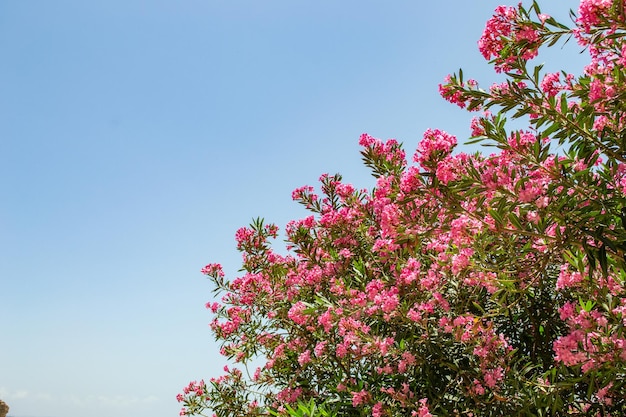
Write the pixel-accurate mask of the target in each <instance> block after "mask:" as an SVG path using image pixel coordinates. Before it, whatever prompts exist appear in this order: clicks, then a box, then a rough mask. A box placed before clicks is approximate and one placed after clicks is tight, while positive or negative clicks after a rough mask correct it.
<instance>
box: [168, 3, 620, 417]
mask: <svg viewBox="0 0 626 417" xmlns="http://www.w3.org/2000/svg"><path fill="white" fill-rule="evenodd" d="M625 33H626V1H624V0H613V1H611V0H583V1H581V4H580V7H579V10H578V17H577V18H576V20H575V27H574V28H573V29H569V28H568V27H566V26H564V25H562V24H561V23H558V22H557V21H555V20H554V19H553V18H551V17H550V16H547V15H545V14H542V13H541V11H540V9H539V6H538V4H537V3H533V4H532V5H531V6H530V7H529V8H528V9H526V8H524V7H522V5H521V4H520V5H519V6H517V7H504V6H501V7H498V8H497V9H496V11H495V14H494V16H493V17H492V18H491V19H490V20H489V21H488V22H487V25H486V27H485V31H484V33H483V36H482V37H481V39H480V41H479V43H478V44H479V49H480V51H481V52H482V54H483V55H484V56H485V58H486V59H488V60H490V62H491V63H492V64H493V65H494V67H495V70H496V71H498V72H502V73H504V74H505V76H506V81H505V82H504V83H501V84H499V85H494V86H492V87H491V88H489V89H488V90H484V89H481V88H480V87H479V84H478V82H476V81H474V80H468V81H464V79H463V74H462V73H459V74H454V75H451V76H449V77H447V79H446V82H445V84H444V85H441V86H440V91H441V94H442V96H443V97H444V98H445V99H447V100H449V101H451V102H453V103H456V104H457V105H459V106H460V107H463V108H467V109H468V110H470V111H476V112H478V113H477V116H476V117H475V118H474V120H473V121H472V124H471V129H472V137H471V138H470V141H485V142H487V143H489V144H492V145H495V146H496V147H497V148H498V152H496V153H493V154H491V155H489V156H485V155H482V154H479V153H477V154H473V155H468V154H465V153H455V152H454V148H455V146H456V144H457V140H456V138H455V137H453V136H451V135H449V134H448V133H446V132H444V131H441V130H436V129H432V130H430V129H429V130H428V131H427V132H426V133H425V134H424V137H423V139H422V141H421V142H419V144H418V145H417V151H416V152H415V154H414V155H413V157H412V161H413V163H412V164H409V163H408V162H407V158H406V156H405V152H404V150H403V148H402V146H401V145H400V144H399V143H398V142H396V141H395V140H388V141H386V142H382V141H380V140H378V139H375V138H372V137H370V136H368V135H365V134H364V135H362V136H361V139H360V144H361V145H362V146H363V151H362V154H363V158H364V161H365V164H366V165H367V166H368V167H370V168H371V170H372V173H373V175H374V176H375V177H376V178H377V183H376V186H375V188H374V189H373V190H371V191H368V190H356V189H354V188H353V187H352V186H351V185H349V184H346V183H344V182H343V181H342V179H341V177H340V176H339V175H334V176H330V175H323V176H322V177H321V178H320V182H321V193H320V194H319V195H318V194H317V193H316V192H315V190H314V189H313V188H312V187H302V188H299V189H297V190H295V191H294V193H293V198H294V200H296V201H298V202H299V203H301V204H303V205H304V206H305V207H306V208H307V209H308V210H309V211H310V212H311V215H310V216H309V217H306V218H304V219H301V220H297V221H292V222H290V223H289V224H288V225H287V227H286V236H287V249H288V253H289V254H288V255H286V256H283V255H280V254H278V253H276V252H274V251H273V249H272V247H271V245H270V240H271V239H274V238H276V237H277V235H278V228H277V227H276V226H274V225H267V224H264V222H263V221H262V220H256V221H255V222H254V223H253V224H252V225H251V226H250V227H249V228H242V229H240V230H239V231H237V234H236V238H237V248H238V249H239V250H240V251H241V252H242V253H243V269H244V271H245V273H244V274H243V275H242V276H241V277H238V278H236V279H234V280H232V281H227V280H226V279H225V278H224V274H223V273H222V270H221V267H220V266H219V265H218V264H211V265H207V266H206V267H205V268H204V269H203V272H204V273H205V274H207V275H208V276H209V277H210V278H211V279H212V281H213V282H214V284H215V286H216V291H217V292H218V293H221V294H222V295H223V296H222V299H221V303H213V304H209V305H208V306H207V307H208V308H210V309H211V310H212V312H213V313H214V314H215V318H214V320H213V322H212V323H211V327H212V329H213V331H214V333H215V336H216V338H217V339H218V340H219V341H221V343H222V354H223V355H224V356H225V357H227V358H228V359H230V360H233V361H235V362H238V363H240V364H242V365H243V366H244V367H246V369H247V365H248V364H250V363H252V362H253V361H258V360H259V359H258V358H261V359H262V366H261V367H259V368H257V369H256V371H254V372H253V373H252V375H248V376H244V372H243V371H242V370H240V369H232V370H231V369H229V368H225V374H224V375H223V376H221V377H218V378H214V379H211V380H210V381H209V382H208V383H205V382H203V381H201V382H192V383H191V384H190V385H189V386H188V387H186V388H185V389H184V392H183V393H182V394H179V396H178V400H179V401H180V402H181V403H183V405H184V408H183V409H182V411H181V415H202V413H203V412H205V411H206V410H212V412H213V413H214V415H216V416H218V417H223V416H224V417H225V416H269V415H273V416H296V415H300V416H312V415H316V416H317V415H320V416H330V415H340V416H366V415H367V416H369V415H371V416H376V417H382V416H420V417H428V416H502V415H511V416H566V415H567V416H570V415H589V416H623V415H626V335H625V332H624V327H625V326H626V290H625V287H624V286H625V281H626V271H625V269H624V268H625V266H626V255H625V254H626V134H625V133H624V132H625V130H624V125H625V123H626V104H625V103H626V82H625V80H626V69H625V68H626V65H625V64H626V58H625V56H626V54H625V53H626V41H625V40H624V34H625ZM563 36H573V37H575V39H576V40H577V41H578V43H579V44H580V45H581V47H583V48H585V50H586V51H587V52H588V53H589V56H590V58H591V62H590V64H589V65H588V66H587V67H586V68H585V71H584V73H583V74H582V75H580V76H574V75H572V74H567V73H565V72H563V73H545V72H543V71H542V67H541V66H535V67H532V62H530V60H531V59H532V58H533V57H535V56H536V55H537V54H539V53H540V49H541V47H545V46H552V45H554V44H556V43H557V42H559V41H560V40H561V38H562V37H563ZM506 117H510V118H513V119H519V118H522V120H527V121H528V128H527V129H525V130H520V131H512V132H511V131H508V130H507V129H506V121H507V119H506Z"/></svg>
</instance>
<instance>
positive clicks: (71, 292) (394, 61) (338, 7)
mask: <svg viewBox="0 0 626 417" xmlns="http://www.w3.org/2000/svg"><path fill="white" fill-rule="evenodd" d="M500 3H503V1H502V0H499V1H492V0H480V1H467V0H454V1H453V0H442V1H437V2H418V1H415V0H406V1H402V0H398V1H395V0H394V1H389V2H382V1H372V0H359V1H352V0H318V1H304V0H267V1H250V0H229V1H226V0H123V1H122V0H107V1H84V0H55V1H47V0H25V1H10V0H7V1H0V54H1V59H0V332H1V335H0V399H4V400H5V401H6V402H7V403H8V404H9V405H10V406H11V413H10V415H12V416H15V417H25V416H34V417H84V416H89V417H111V416H115V417H166V416H176V415H178V410H179V409H180V406H179V404H178V403H177V402H176V400H175V396H176V394H177V393H178V392H180V391H181V389H182V387H183V386H185V385H186V384H187V383H188V382H189V381H190V380H195V379H201V378H205V379H208V378H209V377H211V376H217V375H219V374H220V370H221V368H222V367H223V365H224V364H225V361H224V360H223V359H222V358H221V357H219V355H218V346H217V345H216V344H215V343H214V342H213V341H212V335H211V333H210V331H209V329H208V322H209V321H210V315H209V314H208V312H207V311H206V310H205V309H204V304H205V302H207V301H209V300H210V299H211V287H210V285H209V283H208V281H207V280H206V279H205V278H204V277H203V276H202V275H201V274H200V272H199V270H200V268H201V267H202V266H204V265H205V264H206V263H209V262H221V263H222V264H223V265H224V267H225V270H226V272H227V274H229V276H230V277H234V276H236V274H237V270H238V267H239V264H240V255H239V254H238V253H237V251H236V250H235V243H234V238H233V236H234V233H235V231H236V229H237V228H239V227H240V226H244V225H246V224H248V223H249V222H250V220H251V219H252V218H253V217H257V216H261V217H264V218H266V219H267V220H268V221H273V222H275V223H277V224H278V225H279V226H281V227H282V226H284V225H285V223H286V222H287V221H288V220H290V219H293V218H299V217H301V216H303V215H304V212H303V211H302V210H301V209H300V208H299V207H298V206H297V205H296V204H295V203H293V202H292V201H291V191H292V190H293V189H294V188H296V187H298V186H301V185H305V184H311V185H315V184H316V181H317V178H318V177H319V175H320V174H322V173H326V172H328V173H331V174H332V173H335V172H340V173H342V174H343V175H344V179H345V180H346V181H348V182H351V183H353V184H355V185H357V186H359V187H362V186H368V185H370V184H371V183H372V181H371V179H370V177H369V174H368V172H367V170H366V169H365V168H364V167H362V166H361V160H360V155H359V147H358V143H357V142H358V137H359V135H360V134H361V133H363V132H368V133H370V134H371V135H373V136H377V137H381V138H389V137H394V138H397V139H398V140H400V141H402V142H404V143H405V145H406V147H407V152H408V153H409V154H411V153H412V152H413V149H414V148H415V146H416V144H417V140H418V139H419V138H420V137H421V135H422V133H423V132H424V130H426V129H427V128H429V127H432V128H440V129H443V130H447V131H448V132H450V133H453V134H456V135H458V137H459V140H460V141H463V139H464V138H465V137H467V135H468V134H469V127H468V122H469V120H470V117H471V116H470V115H468V114H466V113H464V112H463V111H461V110H459V109H457V108H456V107H455V106H453V105H450V104H448V103H446V102H445V101H443V100H442V99H441V98H439V95H438V92H437V84H438V83H439V82H441V80H442V79H443V77H444V76H445V75H446V74H448V73H450V72H453V71H456V70H457V69H458V68H459V67H463V69H464V72H465V73H466V74H468V75H471V76H473V77H474V78H477V79H478V80H479V81H481V82H483V85H485V86H488V85H490V84H491V82H493V81H494V80H496V79H497V77H496V76H495V74H493V72H491V70H490V69H489V67H488V66H487V65H486V63H485V62H484V60H483V59H482V57H481V56H480V54H479V53H478V50H477V48H476V41H477V40H478V37H479V36H480V34H481V32H482V29H483V27H484V22H485V21H486V19H487V18H488V17H489V16H491V13H492V11H493V9H494V7H495V6H497V5H498V4H500ZM512 3H516V2H512ZM558 4H559V7H560V9H556V10H553V9H554V8H555V5H554V4H552V5H551V7H552V9H551V8H549V7H546V11H547V12H552V13H554V14H555V15H559V16H561V17H566V16H567V12H568V9H569V8H576V7H577V3H576V1H573V0H571V1H561V2H558ZM573 59H574V61H572V62H574V63H575V62H577V61H575V59H578V58H577V57H575V56H573ZM562 62H563V61H559V62H557V63H562ZM557 68H558V67H557Z"/></svg>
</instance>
